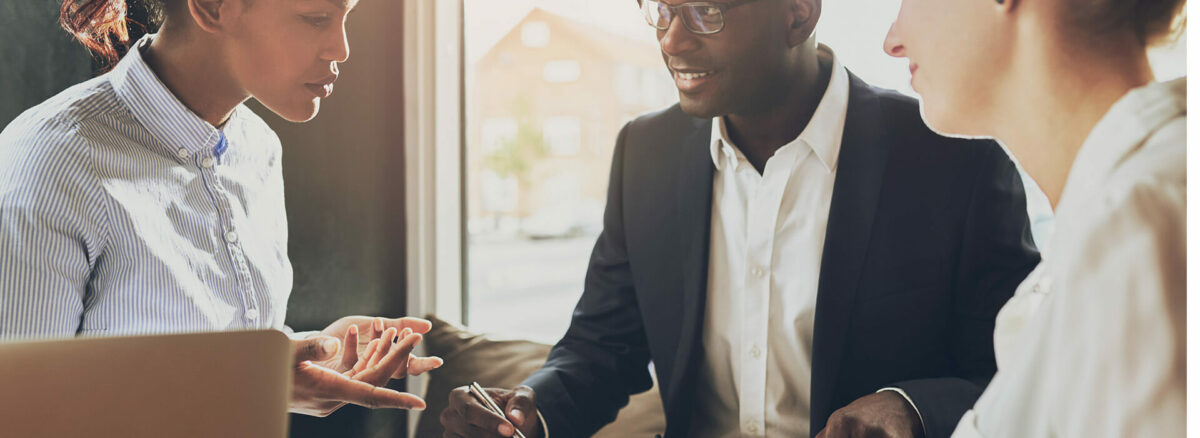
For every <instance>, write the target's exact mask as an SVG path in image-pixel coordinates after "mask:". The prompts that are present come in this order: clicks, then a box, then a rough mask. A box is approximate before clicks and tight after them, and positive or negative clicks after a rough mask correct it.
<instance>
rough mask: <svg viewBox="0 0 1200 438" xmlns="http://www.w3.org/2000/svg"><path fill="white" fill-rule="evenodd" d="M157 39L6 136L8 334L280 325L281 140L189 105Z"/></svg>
mask: <svg viewBox="0 0 1200 438" xmlns="http://www.w3.org/2000/svg"><path fill="white" fill-rule="evenodd" d="M150 38H152V36H148V37H147V38H145V39H143V40H142V41H140V42H139V43H138V44H137V45H136V46H135V49H133V50H130V52H129V54H128V55H126V56H125V58H124V59H122V60H121V62H120V63H118V64H117V66H116V67H115V68H114V69H113V70H112V71H111V72H109V73H107V74H104V75H102V76H99V77H97V78H95V79H92V80H89V81H87V82H84V83H81V84H78V85H76V86H74V87H71V88H69V89H67V90H66V91H63V92H62V93H60V94H58V95H57V96H55V97H52V98H50V99H49V100H47V101H46V102H43V103H42V104H40V105H38V106H35V107H33V108H31V109H29V110H28V111H26V112H25V113H23V114H21V115H20V116H19V117H18V118H17V119H16V120H14V121H13V122H12V123H11V124H10V125H9V126H8V127H7V128H5V129H4V131H3V133H0V339H6V338H7V339H11V338H27V337H63V336H74V335H101V336H103V335H121V334H133V333H168V332H181V331H215V330H231V329H251V328H276V329H285V327H284V326H283V321H284V312H285V310H286V308H287V300H288V295H289V294H290V292H291V288H292V267H291V264H290V262H289V261H288V257H287V229H288V227H287V217H286V215H285V213H284V199H283V174H282V170H281V167H280V165H281V163H280V159H281V156H280V154H281V149H280V144H279V138H278V137H277V136H276V135H275V133H274V132H273V131H272V130H271V129H270V128H269V127H267V125H266V123H264V122H263V121H262V119H260V118H258V117H257V116H256V115H255V114H254V113H253V112H251V111H250V110H249V109H248V108H246V107H244V106H238V108H237V109H236V110H234V113H233V115H232V116H231V117H230V118H229V120H228V122H227V123H226V124H225V126H223V127H222V128H221V129H219V130H218V129H217V128H215V127H213V126H212V125H211V124H209V123H207V122H205V121H204V120H203V119H201V118H200V117H198V116H197V115H196V114H195V113H193V112H191V111H190V110H188V108H187V107H185V106H184V105H183V103H182V102H180V101H179V99H178V98H176V97H175V96H174V95H173V94H172V93H171V91H170V90H168V89H167V87H166V86H164V85H163V83H162V82H161V81H160V80H159V79H158V77H157V76H156V75H155V74H154V72H153V71H152V70H151V69H150V67H149V66H148V65H147V64H146V63H145V61H144V60H143V58H142V54H141V51H142V50H144V48H145V47H146V46H147V43H148V41H149V40H150Z"/></svg>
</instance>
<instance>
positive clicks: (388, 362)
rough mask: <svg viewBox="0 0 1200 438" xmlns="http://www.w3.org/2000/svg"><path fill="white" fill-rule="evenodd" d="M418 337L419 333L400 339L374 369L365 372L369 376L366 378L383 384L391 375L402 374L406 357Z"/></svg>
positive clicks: (405, 364) (406, 361) (405, 367)
mask: <svg viewBox="0 0 1200 438" xmlns="http://www.w3.org/2000/svg"><path fill="white" fill-rule="evenodd" d="M420 338H421V335H418V334H410V335H409V336H408V337H406V338H404V339H402V340H400V343H399V344H396V345H395V346H393V347H392V350H391V351H389V352H388V354H387V356H385V357H384V358H383V359H381V360H380V361H379V365H378V366H377V367H376V368H375V369H373V370H371V371H368V372H367V373H366V374H368V376H369V377H366V378H367V379H371V380H370V381H371V382H372V383H376V384H383V383H386V382H387V381H388V379H390V378H391V377H392V376H393V375H395V374H403V373H404V372H405V370H406V369H407V365H408V357H409V356H411V354H410V353H411V352H412V350H413V347H415V346H416V345H417V342H418V341H419V340H420Z"/></svg>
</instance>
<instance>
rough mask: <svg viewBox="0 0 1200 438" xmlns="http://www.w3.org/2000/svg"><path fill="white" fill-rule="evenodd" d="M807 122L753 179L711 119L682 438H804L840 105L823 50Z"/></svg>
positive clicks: (840, 86)
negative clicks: (704, 293)
mask: <svg viewBox="0 0 1200 438" xmlns="http://www.w3.org/2000/svg"><path fill="white" fill-rule="evenodd" d="M820 55H821V57H822V58H823V60H824V61H827V62H828V63H829V65H832V73H831V75H830V78H829V85H828V88H827V89H826V90H825V94H824V96H823V97H822V99H821V102H820V104H819V105H818V106H817V109H816V111H815V112H814V113H813V116H812V119H811V121H810V122H809V123H808V126H807V127H805V128H804V131H803V132H801V133H800V135H799V136H798V137H796V139H795V140H792V141H791V142H789V143H788V144H786V145H784V146H783V147H781V148H779V150H777V151H776V152H775V154H774V155H773V156H771V157H770V158H769V159H768V160H767V162H766V165H765V167H764V169H763V172H762V174H761V175H760V174H759V172H758V170H756V169H755V168H754V166H753V165H751V164H750V162H749V161H747V159H746V157H745V156H744V155H743V154H742V152H741V151H740V150H738V148H737V145H735V144H734V143H733V142H731V141H730V140H729V136H728V135H727V133H726V131H725V123H724V119H723V118H722V117H717V118H714V119H713V124H712V126H713V130H712V137H711V138H712V140H711V152H712V159H713V164H714V165H715V166H716V169H717V170H716V174H715V175H714V177H713V189H712V190H713V192H712V193H713V202H712V228H711V246H710V249H709V271H708V298H707V300H708V302H707V306H706V309H707V310H706V312H705V314H704V329H703V343H704V352H705V359H706V360H705V362H704V366H702V367H701V370H700V374H699V381H698V382H696V385H697V393H696V397H697V402H696V409H697V411H696V413H695V415H693V416H692V418H693V424H692V429H691V433H690V434H689V436H696V437H731V436H768V435H769V436H795V437H798V436H808V433H809V406H810V402H809V397H810V390H809V389H810V380H811V379H810V377H811V374H812V344H813V318H814V315H815V312H816V304H817V282H818V279H819V278H820V275H819V274H820V267H821V255H822V250H823V248H824V243H825V228H826V224H827V221H828V218H829V205H830V199H831V198H832V196H833V183H834V177H835V175H836V170H837V160H838V152H839V151H840V149H841V143H842V129H843V127H844V125H845V121H846V108H847V105H848V102H849V93H850V87H849V84H850V82H849V77H848V74H847V73H846V70H845V69H844V68H842V66H841V65H840V63H839V62H838V61H837V59H836V57H835V56H834V54H833V52H832V50H830V49H829V48H828V47H826V46H824V45H822V46H821V47H820Z"/></svg>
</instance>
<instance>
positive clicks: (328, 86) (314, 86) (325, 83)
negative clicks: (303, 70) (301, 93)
mask: <svg viewBox="0 0 1200 438" xmlns="http://www.w3.org/2000/svg"><path fill="white" fill-rule="evenodd" d="M337 78H338V75H337V74H336V73H335V74H331V75H329V76H326V77H324V78H321V80H319V81H316V82H309V83H307V84H304V86H305V87H307V88H308V91H311V92H312V94H313V95H314V96H317V97H319V98H322V99H324V98H326V97H329V96H330V95H332V94H333V83H334V82H336V81H337Z"/></svg>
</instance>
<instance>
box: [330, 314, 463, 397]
mask: <svg viewBox="0 0 1200 438" xmlns="http://www.w3.org/2000/svg"><path fill="white" fill-rule="evenodd" d="M432 326H433V325H432V324H430V322H429V321H426V320H424V319H421V318H377V317H370V316H347V317H345V318H342V319H339V320H337V321H334V322H333V324H330V325H329V327H326V328H325V330H321V335H324V336H330V337H333V338H338V339H344V340H345V342H344V345H346V346H354V348H353V349H350V348H346V350H345V351H344V354H343V355H342V356H341V357H333V356H331V357H330V358H328V359H326V360H321V361H315V363H316V364H317V365H320V366H322V367H325V368H329V369H331V370H334V371H337V372H339V373H344V372H346V371H347V370H349V369H350V368H352V367H354V363H355V361H357V360H358V356H361V355H362V354H363V352H364V351H366V349H367V345H368V344H369V343H370V342H371V341H372V340H374V339H378V338H379V337H380V336H382V335H383V332H384V330H387V329H389V328H394V329H396V331H403V330H404V329H410V330H412V332H413V333H417V334H422V335H423V334H425V333H428V332H429V329H430V328H431V327H432ZM363 335H365V336H363ZM351 353H356V354H357V356H356V355H354V354H351ZM440 366H442V359H441V358H438V357H417V356H411V355H410V356H409V359H408V364H407V366H406V367H405V368H403V369H402V370H399V371H397V372H396V374H395V375H393V376H392V378H393V379H403V378H405V377H407V376H409V375H413V376H416V375H420V374H422V373H425V372H427V371H430V370H433V369H436V368H437V367H440ZM384 383H386V382H384Z"/></svg>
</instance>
